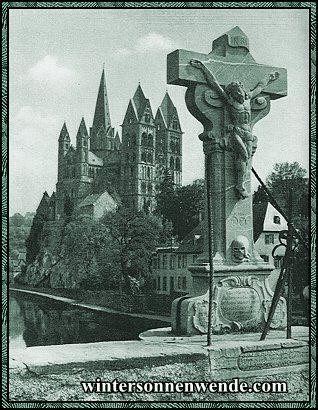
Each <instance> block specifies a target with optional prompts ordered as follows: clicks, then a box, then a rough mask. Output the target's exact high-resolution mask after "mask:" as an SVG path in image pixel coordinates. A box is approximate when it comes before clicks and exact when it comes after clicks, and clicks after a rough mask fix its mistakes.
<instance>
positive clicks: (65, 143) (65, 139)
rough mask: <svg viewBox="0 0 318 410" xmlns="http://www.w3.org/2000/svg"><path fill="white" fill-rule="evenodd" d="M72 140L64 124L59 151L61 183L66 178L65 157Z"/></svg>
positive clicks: (58, 178)
mask: <svg viewBox="0 0 318 410" xmlns="http://www.w3.org/2000/svg"><path fill="white" fill-rule="evenodd" d="M70 144H71V138H70V135H69V133H68V130H67V127H66V124H65V122H64V124H63V127H62V129H61V132H60V136H59V151H58V171H57V180H58V181H61V180H62V179H63V178H64V176H65V161H64V158H65V155H66V153H67V151H68V150H69V148H70Z"/></svg>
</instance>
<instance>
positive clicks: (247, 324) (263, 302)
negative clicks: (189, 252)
mask: <svg viewBox="0 0 318 410" xmlns="http://www.w3.org/2000/svg"><path fill="white" fill-rule="evenodd" d="M267 276H268V273H267V272H260V271H259V270H258V271H254V272H253V270H251V269H249V270H245V271H244V270H241V271H238V272H233V273H232V274H230V275H229V273H228V272H217V273H216V274H215V278H214V295H213V322H212V326H213V333H215V334H222V333H231V332H257V331H261V330H262V329H263V327H264V324H265V321H266V320H267V318H268V314H269V309H270V306H271V302H272V298H273V295H274V293H273V291H272V290H271V288H270V286H269V283H268V279H267ZM194 279H195V278H194ZM200 279H201V283H203V282H205V283H207V281H208V275H207V274H205V275H204V277H202V275H201V278H200ZM196 282H198V280H197V281H196ZM208 310H209V292H206V293H205V294H203V295H199V296H195V295H193V296H189V297H187V296H185V297H182V298H179V299H176V300H174V301H173V304H172V313H171V316H172V332H173V333H175V334H177V335H193V334H205V333H207V330H208ZM285 327H286V301H285V299H284V298H281V299H280V301H279V303H278V307H277V310H276V312H275V314H274V317H273V320H272V323H271V328H272V329H283V328H285Z"/></svg>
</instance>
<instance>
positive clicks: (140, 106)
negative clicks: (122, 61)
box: [133, 84, 149, 120]
mask: <svg viewBox="0 0 318 410" xmlns="http://www.w3.org/2000/svg"><path fill="white" fill-rule="evenodd" d="M147 102H149V100H148V99H147V98H146V97H145V94H144V92H143V91H142V88H141V86H140V84H138V87H137V90H136V92H135V94H134V96H133V103H134V105H135V109H136V114H137V118H138V120H140V119H141V117H142V115H143V113H144V112H145V108H146V105H147Z"/></svg>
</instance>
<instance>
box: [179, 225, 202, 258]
mask: <svg viewBox="0 0 318 410" xmlns="http://www.w3.org/2000/svg"><path fill="white" fill-rule="evenodd" d="M203 226H204V225H203V221H201V222H200V223H199V225H197V226H196V227H195V228H194V229H193V230H192V231H191V232H190V233H188V235H187V236H186V237H185V238H184V239H183V241H182V242H181V243H180V246H179V248H178V250H177V251H176V253H201V252H203Z"/></svg>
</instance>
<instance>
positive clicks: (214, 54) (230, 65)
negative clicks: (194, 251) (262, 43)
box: [167, 27, 287, 262]
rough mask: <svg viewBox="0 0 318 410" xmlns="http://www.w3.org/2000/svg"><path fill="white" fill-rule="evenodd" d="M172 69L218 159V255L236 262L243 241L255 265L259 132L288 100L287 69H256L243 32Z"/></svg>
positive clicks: (184, 55) (170, 76)
mask: <svg viewBox="0 0 318 410" xmlns="http://www.w3.org/2000/svg"><path fill="white" fill-rule="evenodd" d="M167 63H168V70H167V82H168V83H169V84H176V85H182V86H185V87H187V92H186V104H187V107H188V109H189V111H190V112H191V113H192V115H194V116H195V117H196V118H197V119H198V120H199V121H200V122H201V123H202V124H203V127H204V130H203V133H202V134H201V135H200V139H201V140H202V141H203V148H204V151H205V153H206V155H209V154H211V155H212V160H211V162H212V164H213V165H212V170H210V171H209V172H211V173H212V180H213V181H212V186H211V190H212V199H213V205H214V206H213V208H214V236H215V247H214V250H215V253H216V254H217V256H218V259H219V260H223V261H227V262H230V261H232V262H233V261H234V262H235V260H236V259H237V258H236V256H235V255H233V249H232V248H233V242H234V241H236V240H237V239H239V241H238V242H239V243H241V244H242V243H244V244H245V245H244V246H245V248H249V251H247V249H246V254H245V256H244V258H246V259H248V261H249V262H252V261H253V259H255V258H253V228H252V225H253V220H252V195H251V187H250V174H251V172H250V170H251V163H252V155H253V154H254V152H255V150H256V146H257V138H256V137H255V136H254V135H253V126H254V124H255V123H256V122H257V121H259V120H260V119H261V118H263V117H264V116H265V115H267V114H268V113H269V111H270V102H271V100H274V99H277V98H281V97H284V96H286V95H287V72H286V69H284V68H277V67H272V66H268V65H264V64H258V63H256V61H255V60H254V58H253V57H252V55H251V54H250V52H249V40H248V38H247V36H246V35H245V34H244V33H243V32H242V30H241V29H240V28H239V27H235V28H233V29H232V30H230V31H229V32H227V33H225V34H224V35H222V36H221V37H219V38H218V39H216V40H215V41H214V42H213V46H212V51H211V53H209V54H207V55H206V54H201V53H196V52H192V51H186V50H176V51H174V52H172V53H170V54H169V55H168V59H167ZM278 134H279V133H277V135H278ZM264 137H265V138H266V135H265V136H264ZM244 238H245V239H244ZM238 242H237V243H238ZM248 253H249V254H250V256H249V257H247V254H248ZM239 259H240V257H239V258H238V260H239Z"/></svg>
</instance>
